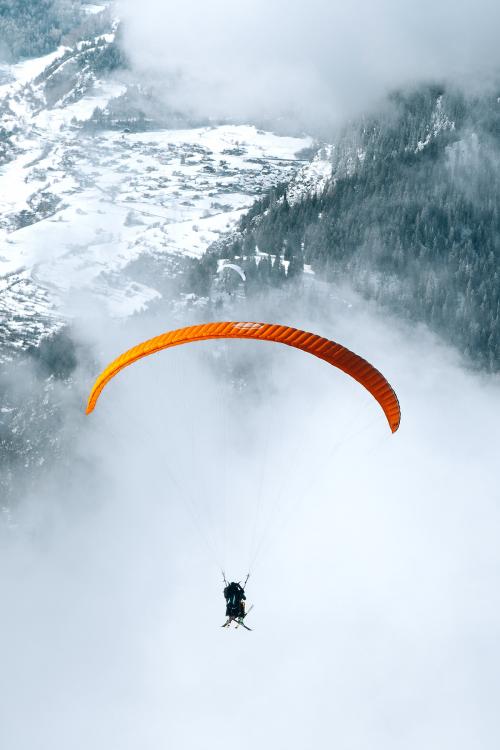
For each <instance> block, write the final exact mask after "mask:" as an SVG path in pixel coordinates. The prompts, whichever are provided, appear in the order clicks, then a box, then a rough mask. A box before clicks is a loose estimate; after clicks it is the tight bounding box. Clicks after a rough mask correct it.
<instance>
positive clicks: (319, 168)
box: [286, 147, 332, 205]
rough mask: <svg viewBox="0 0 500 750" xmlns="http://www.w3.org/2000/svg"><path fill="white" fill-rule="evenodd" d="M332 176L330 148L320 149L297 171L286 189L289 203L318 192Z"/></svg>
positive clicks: (291, 203)
mask: <svg viewBox="0 0 500 750" xmlns="http://www.w3.org/2000/svg"><path fill="white" fill-rule="evenodd" d="M331 176H332V148H331V147H326V148H322V149H320V151H318V153H317V154H316V156H315V157H314V159H313V160H312V161H311V162H309V163H308V164H306V165H305V166H304V167H302V169H301V170H300V171H299V172H297V174H296V175H295V178H294V180H293V181H292V183H291V184H290V186H289V187H288V190H287V194H286V197H287V200H288V202H289V204H290V205H293V204H294V203H298V202H299V201H300V200H302V198H305V197H306V196H307V195H312V194H315V193H316V194H319V193H321V191H322V190H323V189H324V188H325V186H326V184H327V183H328V181H329V180H330V178H331Z"/></svg>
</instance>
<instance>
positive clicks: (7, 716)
mask: <svg viewBox="0 0 500 750" xmlns="http://www.w3.org/2000/svg"><path fill="white" fill-rule="evenodd" d="M353 301H354V303H355V304H354V306H353V307H348V306H347V305H345V304H344V303H342V302H340V303H339V305H338V306H337V308H335V304H334V303H333V302H332V301H331V300H330V302H329V307H330V309H331V310H332V312H331V314H329V315H326V314H322V313H321V312H320V311H319V310H318V309H317V310H316V312H315V314H314V315H313V316H312V315H309V314H307V313H306V312H305V311H304V310H301V309H298V308H297V307H296V306H295V305H292V306H290V303H287V306H286V307H287V309H283V303H281V308H282V309H281V315H282V317H283V316H284V317H286V318H287V320H289V322H290V323H292V324H298V325H303V326H307V327H310V328H314V329H315V330H318V331H320V332H321V333H323V334H326V335H330V336H332V337H336V338H338V340H340V341H343V342H346V343H348V344H349V345H350V346H351V347H353V348H355V349H356V350H357V351H359V352H360V353H362V354H364V355H365V356H367V357H368V358H369V359H371V360H372V361H373V362H374V363H375V364H376V365H377V366H379V367H380V368H381V369H382V370H383V371H384V373H386V374H387V376H388V377H389V379H390V380H391V381H392V383H393V384H394V386H395V388H396V389H397V391H398V394H399V396H400V399H401V404H402V410H403V421H402V426H401V429H400V431H399V432H398V433H397V434H396V435H394V436H392V435H391V434H390V432H389V429H388V427H387V424H386V423H385V420H384V417H383V415H382V413H381V412H380V411H379V409H378V406H377V405H376V404H375V403H374V402H373V401H372V399H371V397H369V396H368V395H367V394H366V393H365V392H364V391H363V389H361V387H360V386H358V385H357V384H355V383H352V382H351V381H349V379H348V378H347V377H346V376H344V375H343V374H342V373H339V372H336V371H334V370H333V369H332V368H330V367H328V366H326V365H325V364H324V363H321V362H319V361H318V360H316V359H314V358H312V357H307V356H305V355H303V354H301V353H300V352H294V351H292V350H289V349H287V348H285V347H276V346H274V347H273V345H267V344H259V343H254V344H253V345H251V344H250V343H249V342H247V343H245V342H243V343H241V342H230V344H229V345H228V346H224V345H222V346H219V348H218V354H217V358H216V359H215V360H213V359H212V358H211V357H207V352H208V350H209V349H208V347H211V346H212V345H211V344H201V345H197V346H194V347H191V348H189V347H181V348H179V349H178V350H172V351H171V352H168V353H163V354H161V355H158V356H156V357H151V358H149V360H148V361H143V362H141V363H138V364H137V365H134V366H133V367H131V368H129V370H128V371H126V372H124V373H122V374H121V375H120V376H119V377H118V378H116V380H115V381H114V382H113V383H112V384H110V385H109V386H108V388H107V389H106V391H105V392H104V394H103V396H102V399H101V401H100V403H99V405H98V407H97V409H96V411H95V413H94V414H93V415H92V416H91V417H88V418H85V417H84V416H83V414H82V413H80V412H78V411H75V413H74V414H73V415H72V416H71V417H69V419H70V422H71V423H72V424H73V428H72V431H73V432H74V433H75V434H76V436H77V437H76V438H75V439H74V440H72V441H69V442H68V446H67V449H68V453H69V456H70V462H71V466H72V471H71V475H70V477H69V479H68V476H67V475H65V476H64V477H60V476H57V475H56V476H53V477H52V481H51V482H50V483H49V484H48V485H44V486H41V487H39V488H38V491H37V493H36V494H34V495H33V496H32V497H31V498H25V499H24V501H23V502H22V504H21V510H20V513H19V514H18V515H16V516H14V523H15V524H17V526H16V527H15V528H13V529H11V530H10V531H9V532H8V533H7V531H6V530H5V529H4V533H3V534H2V537H1V538H2V545H1V548H0V584H1V591H2V624H1V630H2V637H1V638H0V662H1V664H2V669H1V671H0V694H1V695H2V696H3V697H2V701H1V703H0V746H1V747H2V748H5V750H33V748H35V747H36V748H37V750H67V748H68V747H71V748H72V750H80V749H81V750H83V749H85V750H88V748H89V747H92V749H93V750H110V748H115V747H117V746H119V747H120V748H123V750H137V748H138V747H141V748H143V749H144V750H158V748H173V747H175V748H177V749H179V750H184V749H185V750H198V749H199V748H204V750H211V749H212V748H220V747H221V746H222V745H224V744H225V743H227V742H228V737H229V738H230V741H231V742H236V744H237V745H238V746H239V747H241V748H242V750H249V749H250V748H255V747H262V748H267V747H279V748H282V747H287V748H290V749H291V750H294V749H295V748H297V750H299V749H300V750H303V748H305V747H311V746H315V745H318V746H328V747H330V746H335V747H338V748H346V749H347V748H357V749H358V748H359V749H360V750H399V749H400V748H401V747H404V748H407V749H408V750H422V748H426V750H433V749H435V750H443V749H444V748H450V750H451V748H453V750H470V748H471V747H476V746H477V747H481V749H482V750H496V748H497V747H498V744H499V742H500V731H499V726H498V695H499V688H500V684H499V682H500V678H499V675H500V658H499V652H498V635H499V625H500V606H499V604H498V596H497V590H498V574H499V566H500V549H499V545H498V538H499V532H500V504H499V500H500V498H499V491H498V481H497V476H496V474H495V473H494V470H493V467H494V466H495V465H496V461H497V458H498V452H499V449H500V428H499V425H498V419H497V415H498V413H499V408H500V393H499V391H498V384H496V386H495V383H494V381H491V380H490V379H488V378H486V377H484V376H478V375H471V374H468V373H466V372H465V371H464V370H463V369H461V368H460V366H459V365H458V362H457V359H456V356H455V355H454V354H453V353H452V352H451V351H449V350H447V349H446V348H445V347H443V346H442V345H439V344H438V343H437V342H436V340H435V339H434V338H433V337H432V336H430V335H429V334H427V333H425V331H424V330H422V329H419V328H418V327H417V328H413V329H409V328H406V327H405V326H403V325H401V324H399V323H397V322H396V321H394V320H391V319H387V320H383V319H381V318H380V317H379V316H378V315H377V314H376V313H375V312H374V309H373V308H372V307H367V306H366V305H365V304H364V303H358V304H356V298H353ZM259 312H260V313H261V315H262V314H264V313H266V314H267V315H268V316H269V315H272V314H273V309H272V305H270V306H269V309H268V310H263V309H262V308H261V307H259ZM247 313H248V316H249V317H250V316H252V315H256V314H257V311H256V310H251V309H249V310H247ZM274 314H275V315H277V311H276V310H274ZM166 323H167V321H165V319H164V317H162V319H160V320H159V319H155V318H149V319H144V318H141V319H140V320H138V321H130V322H129V324H128V325H127V326H126V327H124V326H113V325H112V324H111V323H108V325H107V326H106V327H104V326H101V327H100V329H99V330H98V331H92V336H93V337H94V339H95V338H98V339H99V346H100V350H101V351H102V358H103V362H105V361H106V360H107V359H109V358H111V357H113V356H114V355H116V354H117V353H118V352H119V351H120V350H121V349H123V348H125V347H126V346H129V345H130V344H132V343H135V341H136V340H139V339H141V338H144V337H146V336H149V335H152V334H153V333H158V332H159V331H160V330H162V329H163V328H165V327H166V326H165V324H166ZM248 347H250V348H248ZM224 362H226V363H231V364H232V365H233V366H234V365H236V364H239V365H240V366H241V367H243V368H245V370H246V373H247V385H246V386H245V387H244V388H243V389H242V390H240V391H236V392H232V391H231V390H228V389H227V388H225V387H224V381H225V376H224ZM249 368H250V369H249ZM251 373H253V375H252V374H251ZM89 377H90V376H89V373H82V374H81V380H80V385H79V387H80V388H81V390H82V392H83V391H85V390H86V389H87V386H88V385H89V383H88V382H87V381H88V380H89ZM73 420H74V422H73ZM75 425H76V428H75ZM347 438H349V439H347ZM339 441H340V447H339V449H338V450H335V446H337V444H338V443H339ZM264 456H266V458H265V460H264ZM172 476H173V477H175V480H176V481H177V482H179V485H182V487H185V488H186V490H185V492H186V494H184V490H183V491H182V492H180V490H179V487H178V486H176V485H173V484H172V482H171V477H172ZM282 491H283V494H280V493H281V492H282ZM188 494H189V498H190V500H191V501H192V502H193V509H194V516H192V515H191V514H190V512H186V510H187V509H189V504H186V503H188ZM259 497H260V498H261V503H262V504H261V506H260V510H261V511H262V514H261V520H260V521H259V522H258V524H257V527H258V534H257V536H259V535H260V534H261V532H262V531H263V530H264V529H266V528H269V529H270V537H269V540H268V541H269V542H270V543H269V544H268V545H264V547H263V553H262V555H261V556H260V558H258V559H257V562H256V565H255V568H254V571H253V577H252V578H251V580H250V584H249V587H248V597H249V601H250V602H253V603H255V609H254V611H253V612H252V614H251V616H250V618H249V623H250V621H251V624H252V626H254V627H255V630H254V632H253V633H247V632H238V631H230V632H227V631H225V630H222V629H221V628H220V625H221V624H222V622H223V621H224V601H223V597H222V583H221V580H220V573H219V570H218V567H217V565H218V563H219V562H220V559H219V558H221V557H222V558H224V548H226V555H225V563H224V564H226V565H227V566H228V567H227V573H228V575H229V576H235V577H240V576H243V574H244V573H245V568H244V565H246V564H247V560H248V554H249V550H250V548H251V547H252V541H253V540H252V536H253V527H252V525H251V524H252V521H251V519H252V518H253V514H254V512H255V511H256V509H257V508H258V503H259ZM276 500H277V506H278V510H277V512H276V513H274V512H269V518H270V519H271V520H270V523H269V527H267V524H266V523H262V520H263V519H264V518H265V517H266V516H265V514H266V513H267V511H271V510H272V508H273V504H274V502H275V501H276ZM209 512H212V513H213V516H214V517H213V519H212V521H209V519H208V516H207V513H209ZM273 519H274V520H273ZM282 522H284V525H282ZM285 522H286V523H285ZM197 523H199V524H200V527H201V529H202V530H203V534H201V535H200V534H199V533H198V530H197ZM224 529H226V530H227V531H228V532H229V533H232V534H233V538H234V539H235V540H236V543H235V544H232V545H231V544H229V545H225V544H224V540H223V532H224ZM211 530H212V531H213V532H214V539H215V540H216V541H215V555H214V556H213V557H212V554H211V552H207V549H206V547H205V541H204V540H206V539H208V538H209V537H208V535H209V533H210V532H211ZM251 531H252V533H250V532H251ZM277 591H281V594H280V595H279V596H278V595H277Z"/></svg>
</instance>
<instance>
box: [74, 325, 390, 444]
mask: <svg viewBox="0 0 500 750" xmlns="http://www.w3.org/2000/svg"><path fill="white" fill-rule="evenodd" d="M206 339H255V340H258V341H273V342H276V343H280V344H286V345H287V346H292V347H294V348H295V349H301V350H302V351H304V352H307V353H308V354H313V355H314V356H315V357H319V358H320V359H323V360H324V361H325V362H328V363H329V364H331V365H333V366H334V367H338V368H339V369H340V370H343V372H345V373H347V375H350V376H351V377H352V378H354V379H355V380H357V381H358V383H361V385H362V386H364V387H365V388H366V389H367V390H368V391H369V392H370V393H371V394H372V396H373V397H374V398H375V399H376V400H377V401H378V403H379V404H380V406H381V407H382V409H383V411H384V414H385V416H386V418H387V421H388V423H389V427H390V428H391V430H392V432H396V430H397V429H398V427H399V423H400V420H401V411H400V408H399V402H398V398H397V396H396V394H395V392H394V390H393V389H392V387H391V386H390V385H389V383H388V382H387V380H386V379H385V378H384V376H383V375H382V374H381V373H380V372H379V371H378V370H376V369H375V368H374V367H373V366H372V365H371V364H370V363H369V362H367V361H366V360H365V359H363V358H362V357H360V356H358V355H357V354H354V352H351V351H350V350H349V349H346V348H345V347H344V346H342V345H341V344H337V343H335V341H329V340H328V339H325V338H322V337H321V336H317V335H316V334H314V333H308V332H307V331H301V330H300V329H298V328H290V327H289V326H281V325H273V324H271V323H235V322H222V323H205V324H202V325H195V326H188V327H187V328H179V329H177V330H175V331H167V333H163V334H161V335H160V336H156V337H155V338H152V339H149V340H148V341H144V342H143V343H142V344H138V345H137V346H134V347H133V348H132V349H129V350H128V351H127V352H125V353H124V354H121V355H120V356H119V357H118V358H117V359H115V360H114V361H113V362H111V364H110V365H108V367H106V369H105V370H103V372H102V373H101V374H100V375H99V377H98V378H97V380H96V382H95V384H94V387H93V389H92V391H91V393H90V396H89V400H88V404H87V410H86V413H87V414H90V412H91V411H93V410H94V408H95V405H96V403H97V399H98V398H99V396H100V394H101V392H102V390H103V388H104V387H105V385H106V384H107V383H109V381H110V380H111V379H112V378H114V376H115V375H117V374H118V373H119V372H120V370H123V368H124V367H127V366H128V365H131V364H132V363H133V362H136V361H137V360H138V359H141V358H142V357H147V356H149V355H150V354H154V353H155V352H159V351H161V350H162V349H169V348H170V347H172V346H180V345H181V344H188V343H190V342H193V341H204V340H206Z"/></svg>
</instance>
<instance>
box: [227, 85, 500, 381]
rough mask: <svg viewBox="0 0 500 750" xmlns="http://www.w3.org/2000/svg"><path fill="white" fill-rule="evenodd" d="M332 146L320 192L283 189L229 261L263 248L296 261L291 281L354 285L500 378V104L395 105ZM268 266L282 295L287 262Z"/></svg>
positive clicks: (460, 100) (490, 98) (437, 96)
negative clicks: (294, 198)
mask: <svg viewBox="0 0 500 750" xmlns="http://www.w3.org/2000/svg"><path fill="white" fill-rule="evenodd" d="M333 142H334V144H335V146H334V149H333V156H332V178H331V179H330V181H329V182H328V184H327V186H326V188H325V189H324V191H323V192H322V193H321V194H318V195H311V194H308V195H307V196H306V197H305V198H303V199H302V200H301V201H299V202H296V203H294V204H293V205H291V204H290V202H289V201H288V198H287V186H286V185H282V186H280V187H278V188H277V189H275V190H273V191H271V192H270V193H268V195H266V196H265V197H264V198H263V199H261V200H259V201H257V202H256V204H255V205H254V207H253V208H252V210H251V211H250V212H249V213H248V214H247V215H246V216H244V217H243V219H242V221H241V223H240V234H239V236H237V237H235V238H233V239H232V242H231V244H230V245H229V252H230V254H233V255H234V254H238V252H242V253H243V254H244V255H249V254H251V253H252V252H253V251H254V249H255V247H258V249H259V250H260V251H264V252H268V253H270V254H272V255H279V256H281V257H282V258H284V259H287V260H290V267H289V269H288V277H291V276H294V275H295V274H296V272H297V271H298V270H300V269H301V268H302V267H303V265H304V263H306V264H310V265H311V267H312V269H313V271H314V272H315V273H316V274H317V275H318V276H319V277H320V278H322V279H325V280H327V281H331V282H339V281H343V280H348V281H349V282H350V283H352V284H353V285H354V287H355V288H356V289H358V290H359V291H360V292H361V293H362V294H363V295H365V296H366V297H367V298H372V299H375V300H377V301H379V302H380V303H381V304H382V305H383V306H385V307H386V308H388V309H390V310H391V311H393V312H395V313H397V314H400V315H403V316H404V317H407V318H410V319H412V320H414V321H422V322H424V323H427V324H428V325H429V326H430V327H431V328H432V329H433V330H434V331H436V332H437V333H439V334H440V335H442V336H443V337H444V338H445V339H446V340H448V341H450V342H452V343H453V344H455V345H456V346H457V347H458V348H459V349H460V351H461V352H463V353H464V354H465V355H466V356H468V357H469V358H470V359H471V361H473V362H474V363H475V364H476V365H477V366H479V367H484V368H486V369H488V370H493V371H495V370H498V369H500V270H499V261H500V216H499V198H500V169H499V167H500V103H499V98H498V96H497V93H496V92H490V93H485V94H482V95H478V96H475V97H466V96H464V95H463V94H461V93H460V92H458V91H456V90H452V89H445V88H442V89H440V88H438V87H435V86H426V87H421V88H419V89H418V90H415V91H413V92H411V93H406V94H403V93H395V94H393V95H392V96H391V97H390V100H389V102H388V104H387V107H386V108H384V109H383V110H382V111H380V112H379V113H378V114H376V115H373V116H371V117H366V118H364V119H362V120H360V121H358V122H351V123H349V124H347V125H346V126H345V127H344V128H343V130H342V131H341V132H339V133H338V134H337V135H336V137H335V139H334V141H333ZM219 252H222V254H223V253H224V252H226V253H227V248H225V249H223V250H222V251H220V250H219ZM247 265H248V264H247ZM269 265H270V267H269V268H268V269H267V275H268V277H269V278H268V279H267V281H268V283H273V279H274V280H275V281H276V282H278V283H281V282H282V281H283V274H282V272H280V261H279V262H278V267H277V268H276V270H274V269H273V267H272V265H271V264H269ZM266 268H267V267H266V266H263V267H262V269H260V268H259V271H260V275H261V276H262V275H266Z"/></svg>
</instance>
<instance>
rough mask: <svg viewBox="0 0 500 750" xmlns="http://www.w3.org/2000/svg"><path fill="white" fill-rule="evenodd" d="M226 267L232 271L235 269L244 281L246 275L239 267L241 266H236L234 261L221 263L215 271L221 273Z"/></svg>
mask: <svg viewBox="0 0 500 750" xmlns="http://www.w3.org/2000/svg"><path fill="white" fill-rule="evenodd" d="M226 268H230V269H231V270H232V271H236V273H237V274H239V275H240V276H241V280H242V281H246V280H247V277H246V276H245V271H244V270H243V269H242V268H241V266H237V265H236V263H223V264H222V265H221V267H220V268H219V270H218V271H217V273H222V272H223V271H225V269H226Z"/></svg>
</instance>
